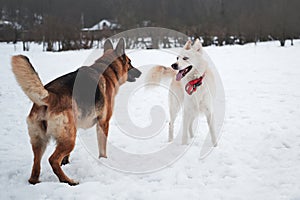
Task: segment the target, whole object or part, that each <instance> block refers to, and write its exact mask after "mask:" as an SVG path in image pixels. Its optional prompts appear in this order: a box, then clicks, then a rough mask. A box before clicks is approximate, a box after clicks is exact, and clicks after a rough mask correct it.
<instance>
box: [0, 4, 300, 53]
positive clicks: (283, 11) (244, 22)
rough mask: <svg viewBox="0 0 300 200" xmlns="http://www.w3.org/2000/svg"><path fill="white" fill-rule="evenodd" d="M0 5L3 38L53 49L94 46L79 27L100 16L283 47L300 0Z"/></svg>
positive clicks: (221, 40)
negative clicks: (34, 43)
mask: <svg viewBox="0 0 300 200" xmlns="http://www.w3.org/2000/svg"><path fill="white" fill-rule="evenodd" d="M0 9H1V10H0V11H1V12H0V19H1V21H2V22H4V21H9V22H11V24H10V25H6V26H5V25H0V40H1V41H19V40H22V41H37V42H44V43H45V45H46V47H45V48H46V50H50V51H51V50H53V45H58V46H59V49H60V50H67V49H76V48H83V47H85V48H88V47H91V46H92V45H90V44H89V45H87V42H86V41H83V40H84V39H85V40H94V39H95V38H93V35H91V36H90V38H85V37H83V35H82V31H81V29H82V28H84V27H91V26H93V25H94V24H96V23H97V22H99V21H100V20H101V19H111V20H114V21H117V22H118V23H119V24H120V25H121V29H120V30H118V31H122V30H128V29H131V28H136V27H143V26H145V25H147V26H156V27H164V28H169V29H173V30H177V31H179V32H182V33H184V34H187V35H188V36H191V37H202V38H203V40H204V41H203V42H204V45H211V44H216V45H224V44H232V43H239V44H243V43H248V42H257V41H265V40H279V41H280V42H281V45H282V46H284V41H285V40H286V39H294V38H299V35H300V12H299V10H300V1H299V0H263V1H262V0H185V1H183V0H151V1H150V0H109V1H108V0H76V1H74V0H43V1H37V0H22V1H20V0H0ZM2 24H3V23H2ZM8 27H9V28H8ZM112 33H115V32H111V34H112ZM105 36H107V34H106V35H105ZM99 39H101V38H97V40H99Z"/></svg>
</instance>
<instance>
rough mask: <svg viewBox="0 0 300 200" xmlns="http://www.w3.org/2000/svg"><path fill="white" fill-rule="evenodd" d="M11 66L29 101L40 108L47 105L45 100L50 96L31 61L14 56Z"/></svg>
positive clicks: (21, 56) (24, 57)
mask: <svg viewBox="0 0 300 200" xmlns="http://www.w3.org/2000/svg"><path fill="white" fill-rule="evenodd" d="M11 65H12V71H13V73H14V74H15V77H16V80H17V82H18V83H19V85H20V86H21V88H22V89H23V91H24V92H25V94H26V95H27V96H28V97H29V99H30V100H31V101H32V102H34V103H36V104H38V105H40V106H41V105H47V103H46V102H45V98H47V97H48V96H49V93H48V91H47V90H46V89H45V88H44V86H43V84H42V82H41V80H40V78H39V76H38V74H37V73H36V71H35V70H34V68H33V66H32V65H31V63H30V62H29V59H28V58H27V57H26V56H23V55H18V56H13V57H12V60H11Z"/></svg>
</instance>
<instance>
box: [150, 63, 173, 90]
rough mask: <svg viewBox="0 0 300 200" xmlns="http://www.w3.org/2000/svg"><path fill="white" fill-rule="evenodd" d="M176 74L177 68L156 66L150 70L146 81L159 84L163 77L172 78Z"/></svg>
mask: <svg viewBox="0 0 300 200" xmlns="http://www.w3.org/2000/svg"><path fill="white" fill-rule="evenodd" d="M175 75H176V72H175V70H173V69H172V68H170V67H164V66H156V67H153V68H152V69H150V70H149V72H148V73H147V76H146V79H145V82H146V83H147V84H148V83H150V84H154V85H158V84H159V83H160V82H161V81H162V80H163V79H171V78H174V77H175Z"/></svg>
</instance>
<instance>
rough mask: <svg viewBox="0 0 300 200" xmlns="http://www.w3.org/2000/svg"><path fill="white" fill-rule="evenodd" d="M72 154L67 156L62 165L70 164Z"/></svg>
mask: <svg viewBox="0 0 300 200" xmlns="http://www.w3.org/2000/svg"><path fill="white" fill-rule="evenodd" d="M69 159H70V154H69V155H67V156H65V157H64V159H63V160H62V161H61V164H60V165H66V164H69V163H70V160H69Z"/></svg>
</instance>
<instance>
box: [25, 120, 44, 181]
mask: <svg viewBox="0 0 300 200" xmlns="http://www.w3.org/2000/svg"><path fill="white" fill-rule="evenodd" d="M27 125H28V132H29V136H30V142H31V145H32V151H33V154H34V160H33V166H32V171H31V176H30V178H29V180H28V182H29V183H31V184H36V183H39V182H40V181H39V176H40V171H41V159H42V156H43V154H44V152H45V149H46V146H47V143H48V139H49V138H48V137H47V136H46V129H45V127H44V126H43V124H42V122H41V121H36V120H35V119H34V118H33V117H32V116H31V117H28V118H27Z"/></svg>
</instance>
